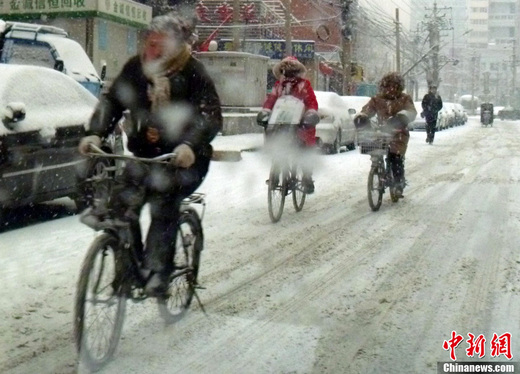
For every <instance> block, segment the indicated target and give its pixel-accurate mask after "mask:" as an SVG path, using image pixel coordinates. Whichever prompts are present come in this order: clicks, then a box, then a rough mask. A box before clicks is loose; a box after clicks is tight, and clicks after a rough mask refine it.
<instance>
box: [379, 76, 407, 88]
mask: <svg viewBox="0 0 520 374" xmlns="http://www.w3.org/2000/svg"><path fill="white" fill-rule="evenodd" d="M390 88H395V89H396V91H397V92H403V91H404V79H403V77H402V76H401V74H399V73H398V72H395V71H394V72H391V73H388V74H386V75H384V76H383V78H381V81H380V82H379V91H380V92H383V93H384V92H388V91H389V89H390Z"/></svg>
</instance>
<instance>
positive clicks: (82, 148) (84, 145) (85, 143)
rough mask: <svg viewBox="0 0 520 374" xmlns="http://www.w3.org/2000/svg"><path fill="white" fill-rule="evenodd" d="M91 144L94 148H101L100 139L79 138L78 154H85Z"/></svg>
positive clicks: (91, 136)
mask: <svg viewBox="0 0 520 374" xmlns="http://www.w3.org/2000/svg"><path fill="white" fill-rule="evenodd" d="M91 144H93V145H95V146H96V147H101V138H100V137H99V136H97V135H89V136H85V137H83V138H81V140H80V141H79V145H78V151H79V153H81V154H82V155H84V154H87V153H88V152H89V151H90V145H91Z"/></svg>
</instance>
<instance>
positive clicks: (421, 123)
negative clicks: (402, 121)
mask: <svg viewBox="0 0 520 374" xmlns="http://www.w3.org/2000/svg"><path fill="white" fill-rule="evenodd" d="M413 105H414V106H415V110H416V111H417V116H416V117H415V119H414V120H413V121H412V122H410V123H409V124H408V129H410V130H426V119H425V118H424V117H422V116H421V113H422V112H423V108H422V102H421V101H414V102H413Z"/></svg>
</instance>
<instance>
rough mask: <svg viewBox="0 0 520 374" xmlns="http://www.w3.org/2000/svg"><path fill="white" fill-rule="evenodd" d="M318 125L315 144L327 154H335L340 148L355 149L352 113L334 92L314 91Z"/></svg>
mask: <svg viewBox="0 0 520 374" xmlns="http://www.w3.org/2000/svg"><path fill="white" fill-rule="evenodd" d="M315 93H316V99H317V100H318V114H319V116H320V123H318V125H317V126H316V142H317V144H318V146H319V147H320V148H321V149H323V150H324V151H326V152H327V153H337V152H339V149H340V147H341V146H346V147H347V149H350V150H352V149H354V148H355V147H356V129H355V126H354V112H353V111H352V110H351V111H350V113H349V109H348V108H347V106H346V105H345V103H344V102H343V100H342V99H341V97H340V96H339V95H338V94H337V93H335V92H325V91H316V92H315Z"/></svg>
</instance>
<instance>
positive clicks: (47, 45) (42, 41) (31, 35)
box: [0, 20, 106, 97]
mask: <svg viewBox="0 0 520 374" xmlns="http://www.w3.org/2000/svg"><path fill="white" fill-rule="evenodd" d="M0 63H2V64H16V65H35V66H43V67H47V68H50V69H55V70H58V71H61V72H62V73H64V74H66V75H68V76H69V77H71V78H73V79H74V80H75V81H77V82H78V83H80V84H81V85H82V86H83V87H85V88H86V89H87V90H89V91H90V92H91V93H92V94H93V95H94V96H96V97H99V96H100V95H101V90H102V87H103V79H104V77H105V74H106V66H104V67H103V68H102V71H101V73H100V75H98V73H97V71H96V69H95V68H94V65H93V64H92V61H90V58H89V57H88V55H87V53H86V52H85V50H84V49H83V47H82V46H81V45H80V44H79V43H78V42H76V41H74V40H72V39H70V38H69V37H68V33H67V32H66V31H65V30H64V29H62V28H59V27H55V26H48V25H38V24H32V23H23V22H5V21H3V20H0Z"/></svg>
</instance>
